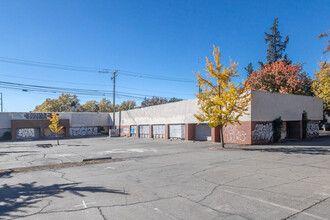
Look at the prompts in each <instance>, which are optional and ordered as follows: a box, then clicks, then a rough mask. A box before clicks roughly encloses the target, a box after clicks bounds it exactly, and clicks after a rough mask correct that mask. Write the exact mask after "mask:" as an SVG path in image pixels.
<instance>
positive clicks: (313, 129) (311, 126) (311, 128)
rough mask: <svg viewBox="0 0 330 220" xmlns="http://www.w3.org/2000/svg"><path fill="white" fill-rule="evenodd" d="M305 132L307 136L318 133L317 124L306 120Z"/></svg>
mask: <svg viewBox="0 0 330 220" xmlns="http://www.w3.org/2000/svg"><path fill="white" fill-rule="evenodd" d="M306 132H307V135H308V136H315V135H319V124H318V123H313V122H308V123H307V128H306Z"/></svg>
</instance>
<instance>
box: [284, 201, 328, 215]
mask: <svg viewBox="0 0 330 220" xmlns="http://www.w3.org/2000/svg"><path fill="white" fill-rule="evenodd" d="M329 198H330V197H327V198H325V199H322V200H320V201H318V202H316V203H314V204H312V205H310V206H308V207H307V208H304V209H303V210H301V211H299V212H296V213H293V214H292V215H289V216H288V217H285V218H282V220H287V219H290V218H292V217H294V216H296V215H298V214H305V215H311V214H308V213H304V212H305V211H307V210H308V209H311V208H313V207H314V206H317V205H318V204H320V203H322V202H324V201H326V200H327V199H329ZM312 216H313V217H316V218H318V219H324V220H325V218H322V217H319V216H314V215H312Z"/></svg>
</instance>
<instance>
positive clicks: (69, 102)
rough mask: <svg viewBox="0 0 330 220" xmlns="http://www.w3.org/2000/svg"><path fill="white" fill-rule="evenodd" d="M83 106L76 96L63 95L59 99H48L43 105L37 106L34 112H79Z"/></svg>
mask: <svg viewBox="0 0 330 220" xmlns="http://www.w3.org/2000/svg"><path fill="white" fill-rule="evenodd" d="M79 111H81V106H80V104H79V99H78V97H77V96H76V95H70V94H64V93H62V94H61V96H59V97H58V99H49V98H48V99H46V101H44V102H43V103H42V104H41V105H37V106H36V107H35V109H34V110H33V112H79Z"/></svg>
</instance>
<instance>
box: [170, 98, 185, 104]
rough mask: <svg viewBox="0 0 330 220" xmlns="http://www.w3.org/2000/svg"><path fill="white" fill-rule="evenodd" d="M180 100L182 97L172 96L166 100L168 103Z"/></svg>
mask: <svg viewBox="0 0 330 220" xmlns="http://www.w3.org/2000/svg"><path fill="white" fill-rule="evenodd" d="M180 101H182V99H179V98H175V97H173V98H170V100H168V103H171V102H180Z"/></svg>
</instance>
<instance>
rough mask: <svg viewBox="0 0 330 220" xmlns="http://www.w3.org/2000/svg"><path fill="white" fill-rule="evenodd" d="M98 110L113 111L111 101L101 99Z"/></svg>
mask: <svg viewBox="0 0 330 220" xmlns="http://www.w3.org/2000/svg"><path fill="white" fill-rule="evenodd" d="M98 106H99V110H98V112H112V111H113V106H112V105H111V101H110V100H108V99H106V98H103V99H101V101H100V102H99V103H98Z"/></svg>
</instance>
